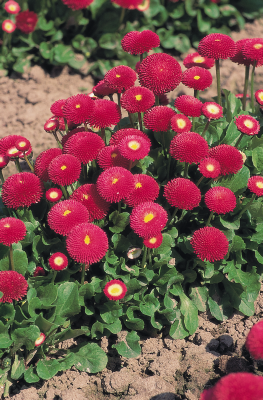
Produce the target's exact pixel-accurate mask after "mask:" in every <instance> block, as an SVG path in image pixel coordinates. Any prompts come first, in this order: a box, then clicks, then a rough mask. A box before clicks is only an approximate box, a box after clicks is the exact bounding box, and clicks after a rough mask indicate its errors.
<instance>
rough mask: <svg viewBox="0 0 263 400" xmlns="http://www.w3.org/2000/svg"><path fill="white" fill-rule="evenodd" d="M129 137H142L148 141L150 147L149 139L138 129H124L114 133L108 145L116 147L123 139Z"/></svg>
mask: <svg viewBox="0 0 263 400" xmlns="http://www.w3.org/2000/svg"><path fill="white" fill-rule="evenodd" d="M129 135H133V136H134V135H137V136H141V137H143V138H144V139H145V140H147V141H148V143H149V145H150V146H151V140H150V139H149V137H148V136H147V135H146V133H144V132H142V131H140V130H139V129H134V128H124V129H120V130H119V131H116V132H115V133H114V134H113V135H112V137H111V138H110V145H115V146H117V145H118V144H119V143H120V142H121V140H122V139H123V138H125V137H126V136H129Z"/></svg>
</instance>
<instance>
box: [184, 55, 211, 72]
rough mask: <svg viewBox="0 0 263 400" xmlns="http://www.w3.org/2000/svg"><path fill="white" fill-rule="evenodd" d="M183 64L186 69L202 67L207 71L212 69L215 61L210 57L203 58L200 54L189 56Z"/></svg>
mask: <svg viewBox="0 0 263 400" xmlns="http://www.w3.org/2000/svg"><path fill="white" fill-rule="evenodd" d="M183 64H184V66H185V68H192V67H202V68H205V69H210V68H212V67H213V66H214V65H215V60H214V59H213V58H209V57H202V56H201V55H200V54H199V53H198V52H195V53H191V54H188V55H187V56H186V57H185V59H184V61H183Z"/></svg>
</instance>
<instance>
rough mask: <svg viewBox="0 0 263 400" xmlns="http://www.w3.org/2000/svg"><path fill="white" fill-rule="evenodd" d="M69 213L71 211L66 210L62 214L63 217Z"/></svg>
mask: <svg viewBox="0 0 263 400" xmlns="http://www.w3.org/2000/svg"><path fill="white" fill-rule="evenodd" d="M70 213H71V211H70V210H66V211H64V212H63V217H65V216H66V215H68V214H70Z"/></svg>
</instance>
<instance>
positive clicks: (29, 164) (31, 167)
mask: <svg viewBox="0 0 263 400" xmlns="http://www.w3.org/2000/svg"><path fill="white" fill-rule="evenodd" d="M24 159H25V161H26V163H27V165H28V166H29V168H30V170H31V171H32V172H33V173H34V172H35V171H34V167H33V165H32V164H31V163H30V161H29V159H28V158H27V156H26V155H25V153H24Z"/></svg>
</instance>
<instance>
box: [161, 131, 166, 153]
mask: <svg viewBox="0 0 263 400" xmlns="http://www.w3.org/2000/svg"><path fill="white" fill-rule="evenodd" d="M161 136H162V145H163V152H164V155H165V156H166V148H165V138H164V132H163V131H162V132H161Z"/></svg>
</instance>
